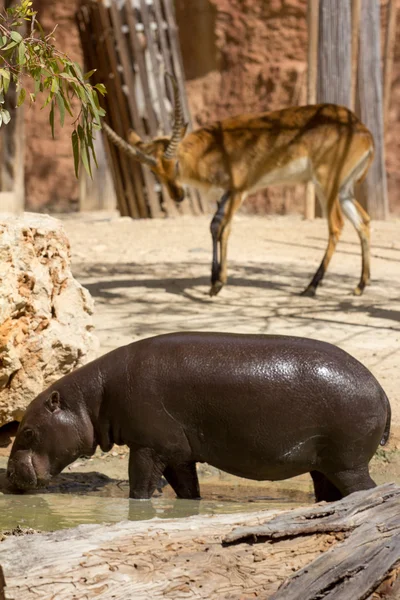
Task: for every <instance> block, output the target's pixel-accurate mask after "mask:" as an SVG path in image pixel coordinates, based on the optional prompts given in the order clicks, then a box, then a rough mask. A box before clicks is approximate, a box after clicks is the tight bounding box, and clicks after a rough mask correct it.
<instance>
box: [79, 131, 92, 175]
mask: <svg viewBox="0 0 400 600" xmlns="http://www.w3.org/2000/svg"><path fill="white" fill-rule="evenodd" d="M78 135H79V141H80V145H81V147H80V150H81V159H82V162H83V166H84V167H85V171H86V173H87V174H88V175H89V177H92V170H91V168H90V161H89V156H88V145H87V140H86V136H85V131H84V129H83V127H82V126H81V125H78Z"/></svg>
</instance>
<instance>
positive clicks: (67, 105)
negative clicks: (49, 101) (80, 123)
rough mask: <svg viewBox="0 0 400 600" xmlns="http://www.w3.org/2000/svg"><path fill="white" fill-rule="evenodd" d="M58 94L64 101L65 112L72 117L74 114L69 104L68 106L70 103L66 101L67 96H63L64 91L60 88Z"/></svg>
mask: <svg viewBox="0 0 400 600" xmlns="http://www.w3.org/2000/svg"><path fill="white" fill-rule="evenodd" d="M59 93H60V95H61V97H62V99H63V101H64V106H65V108H66V109H67V111H68V112H69V114H70V115H71V117H73V116H74V113H73V112H72V109H71V104H70V102H69V100H68V96H67V95H66V94H64V91H63V89H62V88H60V92H59Z"/></svg>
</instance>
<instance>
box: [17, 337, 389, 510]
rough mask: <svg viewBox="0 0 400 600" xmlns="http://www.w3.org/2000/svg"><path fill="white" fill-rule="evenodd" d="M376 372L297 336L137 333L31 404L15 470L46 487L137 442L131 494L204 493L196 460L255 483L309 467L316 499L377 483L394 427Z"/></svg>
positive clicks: (25, 482)
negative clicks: (375, 467)
mask: <svg viewBox="0 0 400 600" xmlns="http://www.w3.org/2000/svg"><path fill="white" fill-rule="evenodd" d="M389 428H390V405H389V401H388V399H387V397H386V395H385V392H384V391H383V389H382V388H381V386H380V384H379V383H378V381H377V380H376V379H375V378H374V376H373V375H372V374H371V373H370V372H369V371H368V369H366V368H365V367H364V366H363V365H362V364H361V363H360V362H358V361H357V360H356V359H354V358H353V357H351V356H350V355H349V354H347V353H346V352H344V351H343V350H340V349H339V348H337V347H335V346H333V345H330V344H327V343H324V342H319V341H315V340H310V339H306V338H300V337H288V336H261V335H235V334H225V333H174V334H168V335H161V336H157V337H152V338H148V339H145V340H141V341H138V342H134V343H133V344H130V345H128V346H124V347H121V348H118V349H117V350H114V351H112V352H109V353H108V354H105V355H104V356H102V357H100V358H98V359H97V360H94V361H93V362H91V363H88V364H87V365H85V366H84V367H81V368H80V369H78V370H76V371H74V372H73V373H70V374H69V375H66V376H65V377H63V378H62V379H60V380H59V381H57V382H56V383H54V384H53V385H51V386H50V387H49V388H48V389H47V390H45V391H44V392H42V393H41V394H40V395H39V396H37V398H35V400H33V402H32V403H31V404H30V405H29V407H28V409H27V411H26V414H25V416H24V418H23V420H22V422H21V424H20V427H19V429H18V433H17V436H16V439H15V441H14V444H13V447H12V450H11V454H10V458H9V463H8V477H9V478H10V480H11V482H12V484H13V485H14V486H16V487H17V488H20V489H30V488H35V487H39V486H43V485H46V483H48V481H49V479H50V478H51V477H52V476H54V475H56V474H58V473H59V472H60V471H61V470H62V469H64V468H65V467H66V466H67V465H68V464H70V463H71V462H73V461H74V460H75V459H76V458H78V457H79V456H83V455H86V456H87V455H92V454H93V453H94V451H95V449H96V447H97V446H98V445H99V446H100V447H101V449H102V450H103V451H105V452H106V451H109V450H110V449H111V448H112V446H113V444H126V445H128V446H129V448H130V458H129V484H130V497H131V498H150V497H151V495H152V494H153V492H154V490H155V489H156V487H157V485H158V483H159V481H160V477H161V475H164V477H165V478H166V479H167V481H168V482H169V483H170V485H171V486H172V487H173V489H174V491H175V493H176V494H177V496H178V497H179V498H199V497H200V491H199V483H198V479H197V474H196V462H207V463H209V464H211V465H213V466H214V467H217V468H219V469H222V470H223V471H227V472H229V473H232V474H234V475H239V476H241V477H247V478H249V479H256V480H278V479H286V478H289V477H293V476H296V475H300V474H301V473H306V472H310V473H311V476H312V478H313V482H314V488H315V495H316V499H317V500H318V501H319V500H335V499H337V498H341V497H342V496H345V495H347V494H350V493H352V492H354V491H357V490H362V489H367V488H370V487H373V486H374V485H375V484H374V482H373V480H372V479H371V478H370V476H369V472H368V463H369V461H370V459H371V457H372V456H373V454H374V453H375V451H376V449H377V447H378V446H379V444H380V443H381V444H384V443H385V442H386V440H387V438H388V436H389Z"/></svg>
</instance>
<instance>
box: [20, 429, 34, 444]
mask: <svg viewBox="0 0 400 600" xmlns="http://www.w3.org/2000/svg"><path fill="white" fill-rule="evenodd" d="M34 437H35V432H34V431H33V429H24V430H23V432H22V439H23V441H24V442H25V443H27V444H29V443H30V442H32V441H33V439H34Z"/></svg>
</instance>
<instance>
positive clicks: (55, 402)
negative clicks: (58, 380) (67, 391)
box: [45, 390, 61, 412]
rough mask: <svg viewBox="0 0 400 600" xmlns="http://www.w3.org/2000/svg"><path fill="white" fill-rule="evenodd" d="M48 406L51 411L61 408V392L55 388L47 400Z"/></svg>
mask: <svg viewBox="0 0 400 600" xmlns="http://www.w3.org/2000/svg"><path fill="white" fill-rule="evenodd" d="M45 405H46V408H47V410H49V411H50V412H55V411H56V410H59V409H60V408H61V398H60V393H59V392H57V391H56V390H54V391H53V392H51V394H50V396H49V397H48V398H47V400H46V403H45Z"/></svg>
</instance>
